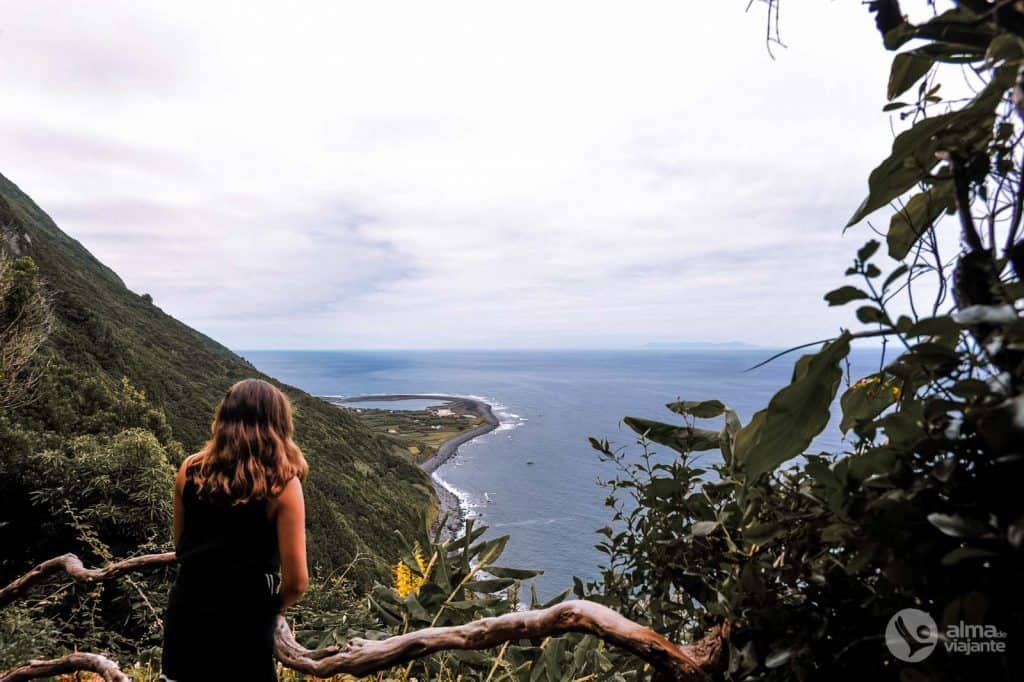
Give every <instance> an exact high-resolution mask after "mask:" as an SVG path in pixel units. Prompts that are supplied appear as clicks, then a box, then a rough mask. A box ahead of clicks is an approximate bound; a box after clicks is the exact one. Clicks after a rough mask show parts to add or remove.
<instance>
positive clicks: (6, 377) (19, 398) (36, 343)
mask: <svg viewBox="0 0 1024 682" xmlns="http://www.w3.org/2000/svg"><path fill="white" fill-rule="evenodd" d="M52 326H53V317H52V315H51V313H50V306H49V302H48V301H47V298H46V296H45V294H44V293H43V291H42V286H41V284H40V282H39V277H38V268H37V267H36V264H35V262H34V261H33V260H32V259H31V258H28V257H21V258H18V259H17V260H10V259H6V258H4V257H3V253H2V251H0V408H2V409H12V408H14V407H16V406H19V405H23V404H26V403H28V402H31V401H32V399H33V398H34V396H35V388H36V385H37V383H38V381H39V378H40V377H41V375H42V374H43V371H44V370H45V367H46V365H45V363H44V362H42V361H41V358H40V357H39V349H40V347H41V346H42V344H43V343H44V342H45V341H46V339H47V338H48V337H49V335H50V331H51V328H52Z"/></svg>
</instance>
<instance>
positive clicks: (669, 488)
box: [644, 476, 682, 498]
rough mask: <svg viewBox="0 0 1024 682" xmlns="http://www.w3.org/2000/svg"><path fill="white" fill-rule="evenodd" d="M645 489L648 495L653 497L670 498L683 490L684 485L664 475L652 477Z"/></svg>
mask: <svg viewBox="0 0 1024 682" xmlns="http://www.w3.org/2000/svg"><path fill="white" fill-rule="evenodd" d="M644 490H645V491H646V492H647V494H648V495H651V496H653V497H661V498H670V497H672V496H674V495H675V494H676V493H678V492H679V491H680V490H682V486H681V485H680V484H679V481H677V480H676V479H674V478H665V477H664V476H661V477H658V478H652V479H651V480H650V482H648V483H647V485H646V486H644Z"/></svg>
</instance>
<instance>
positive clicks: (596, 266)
mask: <svg viewBox="0 0 1024 682" xmlns="http://www.w3.org/2000/svg"><path fill="white" fill-rule="evenodd" d="M745 4H746V3H745V2H742V1H740V0H737V1H736V2H718V3H701V4H700V5H698V4H696V3H685V2H679V1H678V0H667V1H665V2H640V3H629V4H623V3H602V2H562V3H539V2H519V3H514V4H504V5H499V4H496V3H482V2H459V3H453V2H443V1H441V2H430V3H420V2H408V3H404V2H403V3H399V2H381V3H355V2H324V3H320V4H312V3H307V4H303V5H301V6H290V7H288V8H285V6H283V5H280V4H269V3H268V4H263V3H197V2H177V3H165V6H164V7H163V8H162V9H161V10H159V11H158V10H156V9H153V8H146V7H144V6H143V5H142V4H140V3H128V2H102V3H101V2H96V3H88V7H86V6H85V5H84V4H81V3H79V4H78V5H72V6H70V7H71V9H69V6H68V5H67V4H66V3H60V2H44V1H42V0H38V1H36V2H33V3H20V4H18V5H16V6H12V7H9V8H7V9H6V10H5V28H4V30H3V32H2V33H0V59H2V60H3V62H4V64H5V65H9V66H8V68H5V69H4V71H3V73H2V74H0V125H2V126H3V128H4V129H5V131H6V133H5V135H3V136H0V158H3V160H4V163H3V167H2V168H0V172H3V173H5V174H7V175H8V177H10V178H11V179H12V180H13V181H15V182H17V183H19V184H20V185H21V186H22V187H23V189H25V190H26V191H28V192H29V193H30V194H32V196H33V197H34V198H35V199H36V200H37V201H38V202H39V203H40V204H41V205H42V207H43V208H44V209H46V210H48V211H49V212H50V213H51V215H53V217H54V218H55V220H56V221H57V222H58V224H59V225H61V226H62V227H63V228H64V229H65V230H66V231H68V232H69V233H71V234H72V236H74V237H76V238H77V239H79V240H81V241H82V242H83V243H84V244H85V245H86V246H87V247H88V248H90V249H91V250H92V251H93V252H94V253H95V254H96V255H97V256H98V257H99V258H101V259H102V260H104V261H105V262H106V263H107V264H108V265H110V266H111V267H113V268H114V269H115V270H117V271H118V272H119V273H120V274H121V275H122V277H123V278H124V279H125V280H126V282H127V283H128V285H129V286H130V287H132V288H133V289H135V290H136V291H140V292H144V291H145V292H149V293H151V294H153V296H154V298H155V299H156V301H157V303H158V304H159V305H161V306H162V307H163V308H164V309H165V310H167V311H168V312H170V313H171V314H174V315H175V316H177V317H179V318H181V319H183V320H184V321H186V322H188V323H190V324H193V325H194V326H196V327H198V328H199V329H201V330H202V331H204V332H207V333H209V334H211V335H213V336H215V337H216V338H218V339H220V340H222V341H224V342H225V343H227V344H228V345H231V346H232V347H239V348H253V347H319V348H340V347H466V346H501V347H510V346H511V347H515V346H595V345H596V346H602V345H609V346H615V345H629V344H642V343H646V342H648V341H652V340H677V339H696V340H708V341H715V340H730V339H742V340H746V341H751V342H760V343H766V344H782V343H791V342H799V341H803V340H806V339H809V338H818V337H822V336H827V335H829V334H830V333H832V332H834V331H835V329H836V328H837V326H838V325H839V324H840V323H843V322H847V323H848V322H849V320H848V318H847V317H846V316H845V313H837V312H836V311H829V310H827V309H826V308H825V307H824V304H823V303H821V295H822V294H823V293H824V292H825V291H827V290H828V289H829V288H831V287H832V286H834V285H836V284H837V283H838V282H839V281H840V279H841V275H842V270H843V268H844V267H845V265H846V264H847V261H848V260H849V259H850V257H851V255H852V251H853V250H854V248H855V247H856V245H857V244H858V243H859V242H860V241H862V237H864V236H865V235H864V234H863V233H861V232H855V233H854V234H852V236H848V237H847V238H846V239H843V238H842V237H841V232H840V231H841V227H842V225H843V224H844V223H845V220H846V218H847V217H848V215H849V213H850V212H851V211H852V209H853V208H854V207H855V206H856V205H857V203H859V201H860V199H861V198H862V197H861V195H862V193H863V191H864V190H865V188H866V181H865V178H866V176H867V172H868V171H869V170H870V168H871V167H872V166H873V165H874V163H875V162H877V161H878V160H879V159H880V158H881V157H882V156H883V155H884V154H885V152H886V150H887V147H888V144H889V137H888V123H887V121H886V119H885V117H884V116H883V115H882V114H880V113H879V109H880V106H881V104H882V103H883V95H884V89H885V81H886V76H887V64H888V59H889V57H888V55H887V54H886V53H885V52H884V51H883V49H882V47H881V45H880V39H879V37H878V35H877V32H876V31H875V29H874V26H873V23H872V20H871V17H870V15H869V14H868V13H867V11H866V10H865V9H864V8H863V7H861V6H860V4H859V3H856V2H848V3H826V2H821V1H820V0H791V1H790V2H787V3H786V6H785V7H786V16H784V17H783V22H782V30H783V37H784V38H785V40H786V42H787V43H788V45H789V48H788V49H785V50H776V53H777V56H778V60H777V61H774V62H773V61H772V60H771V59H770V58H769V56H768V54H767V52H766V50H765V46H764V42H763V38H764V17H763V15H762V14H761V13H760V12H757V11H751V12H750V13H747V14H745V13H744V12H743V8H744V6H745ZM10 65H13V67H15V68H10Z"/></svg>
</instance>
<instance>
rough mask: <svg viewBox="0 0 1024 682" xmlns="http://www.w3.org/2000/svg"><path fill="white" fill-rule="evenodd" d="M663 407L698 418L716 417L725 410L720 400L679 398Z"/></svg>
mask: <svg viewBox="0 0 1024 682" xmlns="http://www.w3.org/2000/svg"><path fill="white" fill-rule="evenodd" d="M665 407H667V408H668V409H670V410H672V411H673V412H675V413H676V414H688V415H690V416H691V417H698V418H700V419H711V418H712V417H717V416H718V415H720V414H722V413H723V412H725V410H726V407H725V404H724V403H723V402H722V401H720V400H680V401H679V402H675V403H669V404H668V405H666V406H665Z"/></svg>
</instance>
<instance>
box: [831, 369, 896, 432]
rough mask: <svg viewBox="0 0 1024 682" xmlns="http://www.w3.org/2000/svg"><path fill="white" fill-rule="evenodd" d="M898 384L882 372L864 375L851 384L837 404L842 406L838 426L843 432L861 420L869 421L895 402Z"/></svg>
mask: <svg viewBox="0 0 1024 682" xmlns="http://www.w3.org/2000/svg"><path fill="white" fill-rule="evenodd" d="M898 391H899V389H898V384H897V382H895V381H893V380H892V379H891V378H888V377H886V376H885V375H882V374H872V375H870V376H867V377H864V378H863V379H861V380H860V381H858V382H857V383H855V384H854V385H853V386H851V387H850V388H849V389H848V390H847V391H846V392H845V393H843V397H842V398H840V399H839V404H840V405H841V406H842V408H843V420H842V421H841V422H840V423H839V428H840V429H842V430H843V432H844V433H845V432H846V431H849V430H850V429H851V428H853V427H855V426H857V424H860V423H862V422H866V421H870V420H872V419H874V418H875V417H877V416H878V415H880V414H881V413H882V412H883V411H884V410H885V409H886V408H887V407H889V406H890V405H892V404H893V403H895V402H896V400H897V398H898V396H899V393H898Z"/></svg>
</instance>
